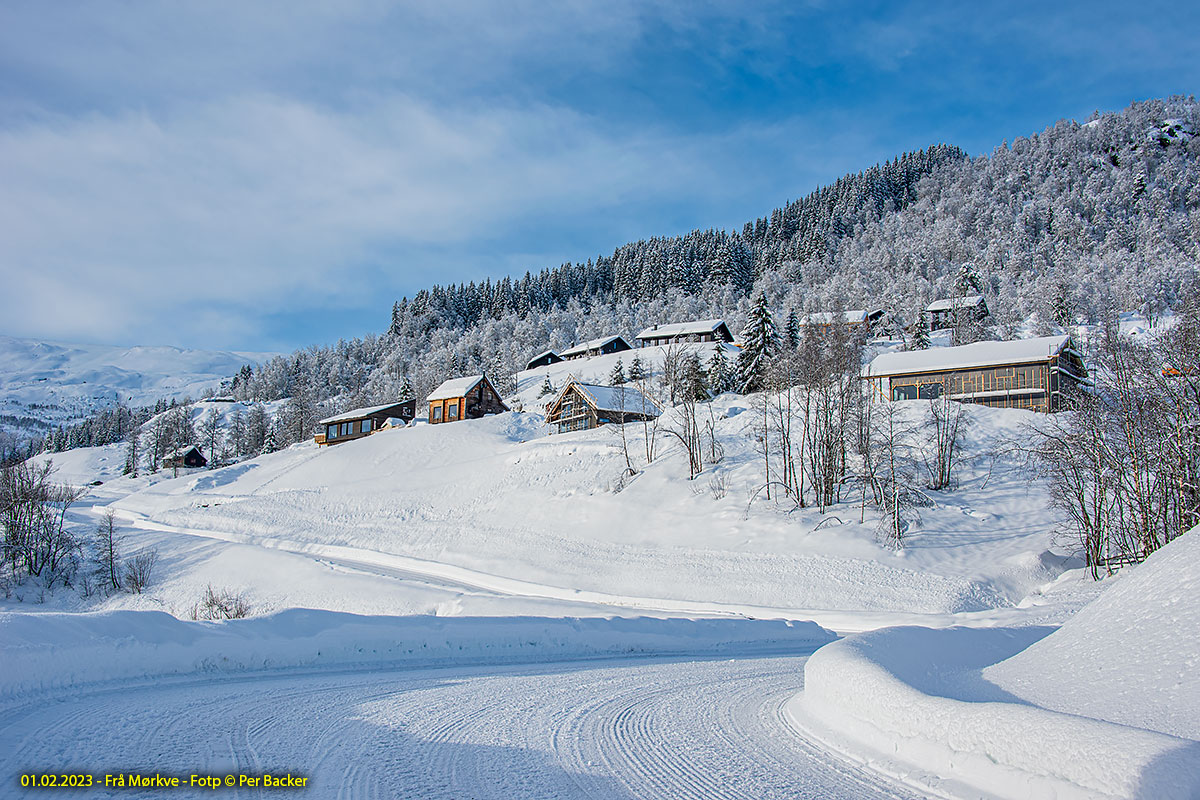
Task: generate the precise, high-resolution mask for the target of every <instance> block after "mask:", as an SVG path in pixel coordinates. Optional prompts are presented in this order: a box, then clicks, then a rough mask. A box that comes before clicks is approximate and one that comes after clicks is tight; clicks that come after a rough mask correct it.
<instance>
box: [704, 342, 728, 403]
mask: <svg viewBox="0 0 1200 800" xmlns="http://www.w3.org/2000/svg"><path fill="white" fill-rule="evenodd" d="M729 383H730V381H729V359H727V358H726V357H725V351H724V350H723V349H722V348H721V346H720V345H717V346H716V347H714V348H713V354H712V358H710V359H709V360H708V386H709V388H710V389H712V392H713V394H721V393H722V392H727V391H729V389H730V386H729Z"/></svg>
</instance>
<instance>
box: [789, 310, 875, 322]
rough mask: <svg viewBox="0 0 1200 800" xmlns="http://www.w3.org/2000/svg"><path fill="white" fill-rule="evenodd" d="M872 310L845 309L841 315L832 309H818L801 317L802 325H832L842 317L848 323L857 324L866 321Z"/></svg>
mask: <svg viewBox="0 0 1200 800" xmlns="http://www.w3.org/2000/svg"><path fill="white" fill-rule="evenodd" d="M869 313H870V312H868V311H867V310H866V309H856V310H854V311H843V312H842V313H841V314H840V315H839V314H836V313H834V312H832V311H818V312H816V313H814V314H805V315H804V316H803V317H801V318H800V324H801V325H832V324H833V323H834V322H835V321H837V320H838V317H839V316H840V317H841V321H842V322H845V323H847V324H850V325H852V324H855V323H859V322H865V321H866V319H867V316H868V314H869Z"/></svg>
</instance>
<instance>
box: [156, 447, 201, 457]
mask: <svg viewBox="0 0 1200 800" xmlns="http://www.w3.org/2000/svg"><path fill="white" fill-rule="evenodd" d="M193 450H195V451H196V452H197V453H200V457H201V458H204V453H201V452H200V448H199V447H197V446H196V445H194V444H185V445H184V446H183V447H180V448H179V449H178V450H173V451H172V452H170V453H167V454H166V456H164V458H183V457H184V456H186V455H187V454H188V453H190V452H192V451H193Z"/></svg>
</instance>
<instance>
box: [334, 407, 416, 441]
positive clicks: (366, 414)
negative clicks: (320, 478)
mask: <svg viewBox="0 0 1200 800" xmlns="http://www.w3.org/2000/svg"><path fill="white" fill-rule="evenodd" d="M416 414H417V401H416V400H415V399H413V400H404V401H401V402H399V403H388V404H387V405H383V406H368V407H366V408H355V409H353V410H351V411H346V412H344V413H342V414H336V415H334V416H332V417H327V418H325V419H323V420H321V421H320V422H318V423H317V425H318V426H319V429H318V431H317V435H316V436H315V437H314V438H315V439H316V442H317V444H318V445H325V444H341V443H342V442H349V441H351V440H353V439H361V438H363V437H364V436H370V435H371V434H372V433H374V432H375V431H377V430H380V429H381V428H384V427H386V426H387V425H388V421H389V420H400V421H401V422H403V423H404V424H406V425H407V424H408V423H410V422H412V421H413V417H414V416H416ZM393 424H394V423H393Z"/></svg>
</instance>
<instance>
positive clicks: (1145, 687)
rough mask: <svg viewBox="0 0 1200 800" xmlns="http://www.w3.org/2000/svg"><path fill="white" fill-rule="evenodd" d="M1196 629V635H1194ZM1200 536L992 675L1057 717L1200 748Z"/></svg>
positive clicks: (1154, 560)
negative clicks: (1169, 737)
mask: <svg viewBox="0 0 1200 800" xmlns="http://www.w3.org/2000/svg"><path fill="white" fill-rule="evenodd" d="M1188 631H1191V633H1188ZM1197 631H1200V529H1193V530H1192V531H1191V532H1189V533H1186V534H1184V535H1183V536H1181V537H1179V538H1178V539H1176V540H1175V541H1173V542H1171V544H1169V545H1167V546H1166V547H1164V548H1162V549H1160V550H1159V551H1158V552H1156V553H1155V554H1154V555H1152V556H1150V558H1148V559H1146V562H1145V563H1144V564H1142V565H1141V566H1139V567H1137V568H1135V569H1128V568H1127V569H1126V570H1123V571H1122V574H1120V575H1119V576H1118V577H1117V578H1116V579H1115V581H1114V584H1113V587H1112V588H1111V589H1109V590H1108V591H1107V592H1105V593H1104V594H1103V595H1101V596H1100V597H1099V598H1098V599H1097V600H1095V601H1094V602H1092V603H1091V604H1090V605H1088V606H1087V607H1086V608H1084V609H1083V610H1082V611H1080V612H1079V613H1078V614H1076V615H1075V616H1074V617H1072V618H1071V619H1070V620H1069V621H1067V623H1066V624H1064V625H1063V626H1062V628H1060V629H1059V630H1058V631H1056V632H1055V633H1053V634H1051V635H1050V636H1047V637H1046V638H1045V639H1043V640H1042V641H1040V642H1038V643H1037V644H1035V645H1033V646H1032V647H1030V648H1028V649H1027V650H1024V651H1022V652H1021V653H1018V654H1017V655H1015V656H1013V657H1012V658H1010V659H1008V660H1007V661H1003V662H1001V663H999V664H996V665H995V666H993V667H989V668H988V669H987V670H985V671H984V677H986V678H987V679H988V680H989V681H992V682H993V683H995V684H997V685H998V686H1001V687H1003V688H1004V689H1006V690H1008V691H1010V692H1012V693H1013V694H1016V695H1019V696H1020V697H1022V698H1024V699H1026V700H1028V701H1030V702H1033V703H1036V704H1038V705H1039V706H1043V707H1045V708H1052V709H1054V710H1056V711H1063V712H1066V713H1070V714H1082V715H1084V716H1088V717H1097V718H1100V719H1107V720H1109V721H1111V722H1119V723H1122V724H1125V725H1135V726H1137V727H1139V728H1150V729H1152V730H1157V731H1162V732H1164V733H1170V734H1174V735H1175V736H1184V737H1187V738H1189V739H1198V740H1200V679H1198V678H1197V667H1198V666H1200V641H1197V639H1196V632H1197Z"/></svg>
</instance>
